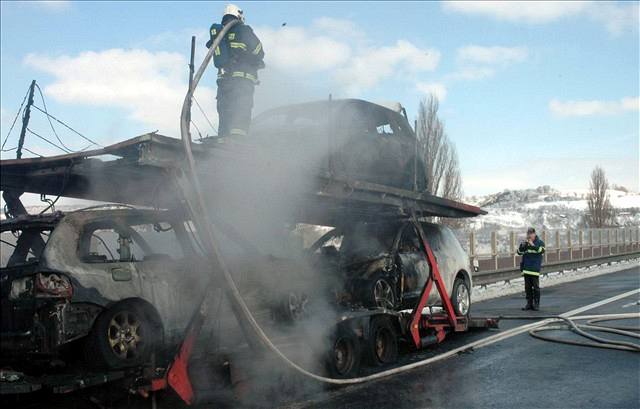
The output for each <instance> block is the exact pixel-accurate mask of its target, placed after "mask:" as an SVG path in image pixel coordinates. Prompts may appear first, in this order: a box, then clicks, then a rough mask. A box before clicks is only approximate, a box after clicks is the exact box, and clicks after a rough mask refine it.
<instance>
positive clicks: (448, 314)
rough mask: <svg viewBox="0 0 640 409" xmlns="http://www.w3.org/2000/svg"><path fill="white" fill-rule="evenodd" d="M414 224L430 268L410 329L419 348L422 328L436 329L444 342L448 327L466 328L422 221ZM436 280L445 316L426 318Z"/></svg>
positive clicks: (412, 312) (415, 344)
mask: <svg viewBox="0 0 640 409" xmlns="http://www.w3.org/2000/svg"><path fill="white" fill-rule="evenodd" d="M413 225H414V228H415V229H416V232H417V233H418V236H419V237H420V242H421V243H422V247H423V250H424V253H425V257H426V259H427V263H428V264H429V270H430V275H429V278H428V279H427V282H426V283H425V284H424V287H423V288H422V293H421V294H420V299H419V301H418V303H417V304H416V306H415V307H414V309H413V311H411V324H410V327H409V331H410V332H411V338H412V339H413V343H414V346H415V347H416V348H417V349H420V348H421V347H422V342H421V338H422V337H421V336H420V329H421V328H432V329H433V330H434V331H435V334H436V341H437V342H442V341H443V340H444V338H445V335H446V331H445V329H446V328H453V329H454V331H461V330H464V328H463V326H461V325H458V317H456V312H455V310H454V309H453V305H452V304H451V299H450V298H449V293H448V292H447V289H446V288H445V285H444V281H443V280H442V276H441V275H440V270H439V269H438V262H437V261H436V258H435V256H434V255H433V251H431V247H430V246H429V243H427V240H426V239H425V235H424V231H423V230H422V226H420V223H419V222H417V221H415V220H414V222H413ZM434 282H435V284H436V289H437V290H438V293H439V294H440V299H441V300H442V303H443V307H444V313H445V316H444V317H443V316H440V317H435V318H430V319H426V320H424V319H423V316H422V311H423V310H424V308H425V307H426V306H427V300H428V299H429V294H431V289H432V287H433V283H434Z"/></svg>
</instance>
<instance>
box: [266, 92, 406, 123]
mask: <svg viewBox="0 0 640 409" xmlns="http://www.w3.org/2000/svg"><path fill="white" fill-rule="evenodd" d="M329 107H331V108H333V111H334V112H345V111H348V110H349V109H350V108H353V109H357V110H359V111H361V112H367V113H369V114H371V117H372V118H379V119H380V121H379V122H380V123H379V125H382V124H385V123H387V119H388V118H389V116H390V115H391V116H393V117H394V118H396V119H400V120H401V121H402V122H406V124H405V125H408V122H407V120H406V118H405V117H404V116H402V115H401V114H400V113H399V112H397V111H394V110H392V109H389V108H387V107H384V106H382V105H378V104H375V103H373V102H369V101H364V100H362V99H355V98H347V99H333V100H322V101H312V102H304V103H300V104H292V105H285V106H281V107H278V108H273V109H269V110H267V111H264V112H262V113H260V114H259V115H257V116H256V117H255V118H254V120H260V118H263V117H268V116H271V115H275V114H284V113H291V114H295V113H304V112H320V113H322V114H323V115H324V112H326V110H327V109H328V108H329Z"/></svg>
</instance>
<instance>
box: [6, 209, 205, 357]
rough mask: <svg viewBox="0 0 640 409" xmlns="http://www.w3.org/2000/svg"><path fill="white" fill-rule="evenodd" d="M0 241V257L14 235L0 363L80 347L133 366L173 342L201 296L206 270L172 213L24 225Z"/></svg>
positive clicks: (117, 212) (24, 219)
mask: <svg viewBox="0 0 640 409" xmlns="http://www.w3.org/2000/svg"><path fill="white" fill-rule="evenodd" d="M2 233H3V242H4V243H3V249H4V250H7V249H8V248H9V246H7V245H8V244H10V243H8V242H7V240H4V238H5V236H10V235H12V233H13V234H16V235H18V238H17V242H16V243H15V249H14V250H13V253H12V255H11V256H10V257H9V258H8V259H7V260H6V266H4V263H5V260H4V258H5V255H4V254H3V268H2V271H1V273H0V275H1V280H2V333H1V336H2V351H3V357H2V358H3V360H5V359H6V358H7V357H8V356H7V355H9V353H14V354H15V353H17V354H19V353H32V354H45V355H46V354H56V353H58V352H60V350H61V349H63V348H64V347H68V346H69V345H72V343H73V342H74V341H76V340H80V339H84V338H87V339H84V341H86V342H85V344H88V345H84V346H87V347H88V353H89V355H91V356H92V359H94V360H96V361H101V362H100V363H101V364H104V365H106V366H110V367H117V366H127V365H129V364H136V363H140V362H141V361H142V360H144V359H145V358H147V357H148V354H149V353H150V351H151V349H152V348H155V347H161V346H162V345H163V344H165V342H166V343H167V344H169V343H171V342H174V341H175V340H176V338H177V337H179V336H180V334H181V333H182V331H183V330H184V328H185V327H186V323H185V319H184V317H188V316H189V315H190V314H191V313H192V312H193V308H194V307H195V305H196V303H197V301H198V299H199V296H201V295H202V293H203V290H204V288H203V284H204V283H205V282H206V276H205V273H204V271H206V270H205V269H203V268H201V265H199V264H198V263H199V258H198V257H196V253H195V250H194V248H193V247H192V246H191V243H190V241H189V238H188V237H187V231H186V229H185V224H184V222H183V220H182V219H180V218H175V217H174V216H173V215H172V214H170V213H169V212H161V211H153V210H139V209H132V208H127V209H108V210H107V209H96V210H87V211H76V212H72V213H69V214H66V215H65V214H62V213H54V214H53V215H42V216H29V215H25V216H20V217H17V218H13V219H8V220H4V221H3V222H2ZM3 253H5V251H3Z"/></svg>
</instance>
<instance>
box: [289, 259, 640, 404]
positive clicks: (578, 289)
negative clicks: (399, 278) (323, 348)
mask: <svg viewBox="0 0 640 409" xmlns="http://www.w3.org/2000/svg"><path fill="white" fill-rule="evenodd" d="M638 288H640V267H638V266H635V267H633V268H630V269H627V270H623V271H620V272H617V273H611V274H607V275H602V276H598V277H593V278H588V279H584V280H579V281H575V282H571V283H565V284H561V285H557V286H554V287H550V288H543V289H542V299H541V311H539V312H537V313H535V314H537V315H557V314H561V313H565V312H568V311H571V310H575V309H577V308H580V307H585V306H587V307H588V306H589V305H591V304H594V303H597V302H599V301H602V300H606V299H608V298H611V297H613V296H616V295H619V294H622V293H626V292H629V291H631V290H634V289H638ZM638 300H639V296H638V293H635V294H633V295H630V296H628V297H625V298H622V299H620V300H617V301H614V302H611V303H607V304H605V305H601V306H595V307H594V308H589V309H588V310H585V311H584V312H582V313H581V314H585V315H586V314H589V315H591V314H607V313H628V312H638V311H640V306H639V305H638ZM523 303H524V300H523V296H522V295H521V294H516V295H511V296H506V297H501V298H496V299H493V300H488V301H484V302H480V303H477V304H474V306H473V309H472V314H473V315H476V316H498V315H507V314H508V315H517V314H524V311H521V310H520V307H522V305H523ZM631 321H633V320H630V321H626V323H630V322H631ZM531 322H532V321H530V320H513V321H511V320H510V321H502V322H501V325H500V331H504V330H506V329H509V328H514V327H517V326H521V325H525V324H529V323H531ZM633 324H634V325H640V323H639V322H638V321H637V320H636V322H634V323H633ZM493 333H494V332H493V331H491V332H489V331H485V332H477V333H472V334H464V335H461V336H458V337H456V339H455V340H453V342H449V343H448V344H443V345H441V346H440V347H438V348H437V349H436V350H434V351H430V352H429V353H420V354H417V355H414V356H412V357H411V360H418V359H422V358H424V357H427V356H429V355H434V354H437V353H440V352H444V351H446V350H448V349H451V348H455V347H456V346H460V345H463V344H465V343H468V342H471V341H473V340H475V339H478V338H481V337H486V336H489V335H493ZM557 335H562V336H566V337H569V338H575V336H574V335H573V334H569V333H564V332H563V333H559V334H557ZM600 335H604V336H607V337H608V336H609V335H607V334H600ZM614 337H615V335H614ZM288 407H291V408H318V407H321V408H374V407H375V408H394V409H400V408H472V407H475V408H570V407H575V408H638V407H640V354H638V353H634V352H625V351H616V350H605V349H599V348H586V347H578V346H570V345H565V344H557V343H551V342H545V341H542V340H538V339H535V338H533V337H531V336H530V335H529V334H528V333H526V332H525V333H523V334H519V335H516V336H513V337H511V338H508V339H505V340H502V341H499V342H497V343H494V344H492V345H489V346H486V347H483V348H480V349H477V350H474V351H472V352H470V353H465V354H459V355H457V356H455V357H452V358H450V359H447V360H444V361H440V362H437V363H435V364H433V365H430V366H427V367H424V368H418V369H416V370H413V371H410V372H408V373H405V374H401V375H397V376H394V377H392V378H387V379H382V380H379V381H375V382H371V383H368V384H363V385H356V386H350V387H345V388H340V389H335V390H331V391H325V392H323V393H318V394H316V395H315V396H310V397H309V398H308V399H306V400H303V401H301V402H296V403H294V404H290V405H288Z"/></svg>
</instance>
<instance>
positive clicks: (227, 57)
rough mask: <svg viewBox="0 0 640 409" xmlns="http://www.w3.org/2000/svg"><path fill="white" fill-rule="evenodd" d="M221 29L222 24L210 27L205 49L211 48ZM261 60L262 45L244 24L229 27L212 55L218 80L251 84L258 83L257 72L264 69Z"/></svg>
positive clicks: (262, 56) (262, 55) (262, 57)
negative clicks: (242, 79) (237, 80)
mask: <svg viewBox="0 0 640 409" xmlns="http://www.w3.org/2000/svg"><path fill="white" fill-rule="evenodd" d="M223 23H226V21H225V20H223ZM222 27H223V24H217V23H216V24H213V25H212V26H211V28H210V29H209V41H207V48H210V47H211V45H212V44H213V41H214V40H215V39H216V38H217V36H218V34H219V33H220V31H221V30H222ZM263 59H264V50H263V49H262V43H261V42H260V40H259V39H258V37H257V36H256V35H255V34H254V32H253V30H252V29H251V27H249V26H248V25H246V24H244V23H238V24H236V25H235V26H233V27H231V29H230V30H229V31H228V32H227V34H226V35H225V37H224V38H223V39H222V40H221V41H220V44H219V45H218V47H216V49H215V50H214V53H213V63H214V65H215V66H216V68H218V78H246V79H248V80H250V81H252V82H253V83H257V82H258V70H259V69H261V68H264V62H263Z"/></svg>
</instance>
